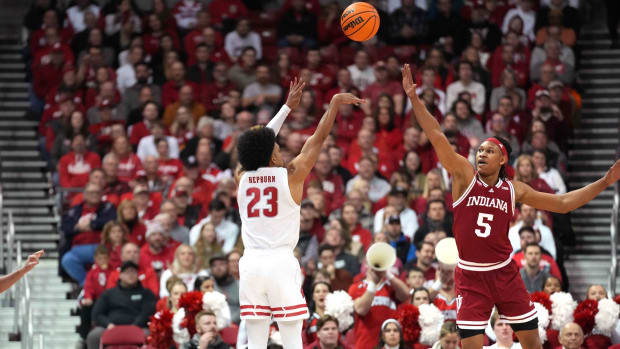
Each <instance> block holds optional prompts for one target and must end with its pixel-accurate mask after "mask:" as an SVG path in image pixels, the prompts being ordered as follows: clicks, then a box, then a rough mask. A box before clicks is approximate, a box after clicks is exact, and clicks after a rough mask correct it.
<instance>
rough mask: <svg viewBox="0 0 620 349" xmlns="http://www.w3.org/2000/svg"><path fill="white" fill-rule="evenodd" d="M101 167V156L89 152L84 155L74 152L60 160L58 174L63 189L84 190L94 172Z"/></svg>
mask: <svg viewBox="0 0 620 349" xmlns="http://www.w3.org/2000/svg"><path fill="white" fill-rule="evenodd" d="M99 167H101V159H100V158H99V155H97V154H96V153H93V152H89V151H87V152H86V153H85V154H84V155H80V154H76V153H74V152H70V153H67V154H66V155H63V157H61V158H60V162H59V163H58V173H59V175H60V186H61V187H63V188H83V187H84V186H86V184H87V183H88V177H89V176H90V173H91V171H92V170H94V169H96V168H99Z"/></svg>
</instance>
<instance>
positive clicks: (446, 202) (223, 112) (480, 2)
mask: <svg viewBox="0 0 620 349" xmlns="http://www.w3.org/2000/svg"><path fill="white" fill-rule="evenodd" d="M367 2H369V3H371V4H373V5H374V6H375V7H376V8H377V10H378V12H379V15H380V22H381V27H380V29H379V32H378V34H377V35H376V36H375V37H374V38H373V39H371V40H369V41H367V42H364V43H354V42H352V41H350V40H348V39H347V38H346V37H345V36H344V34H343V33H342V31H341V29H340V24H339V16H340V14H341V12H342V10H343V8H344V7H345V6H347V5H348V3H349V1H342V0H341V1H323V0H321V1H319V0H309V1H303V0H270V1H251V0H244V1H242V0H210V1H208V0H207V1H197V0H176V1H175V0H152V1H150V0H109V1H91V0H75V1H70V2H68V1H62V0H36V1H35V4H34V5H33V6H32V7H31V9H30V11H29V12H28V14H27V16H26V19H25V25H26V27H27V28H28V29H29V31H30V37H29V46H28V57H29V60H30V63H31V64H30V67H31V76H32V94H31V108H32V110H31V113H32V114H34V115H35V116H36V117H37V118H39V120H40V124H39V128H38V131H39V136H40V140H41V141H40V148H41V150H42V152H43V153H44V154H45V156H46V160H47V161H48V162H49V165H50V169H51V170H52V172H53V173H54V176H53V178H54V181H55V185H56V189H57V192H58V198H59V200H58V202H59V208H60V209H61V211H62V212H63V216H62V223H61V227H60V229H61V232H62V239H61V266H62V270H63V273H65V274H66V275H65V276H66V277H68V278H69V279H70V280H72V282H74V283H75V290H76V292H75V296H77V295H78V293H79V297H78V299H79V307H80V314H81V316H82V324H81V325H80V327H79V329H78V332H80V334H81V335H82V337H83V338H84V344H85V345H87V347H88V348H98V346H99V337H100V336H101V334H102V333H103V332H104V331H105V330H106V329H109V328H112V327H114V326H115V325H126V324H133V325H136V326H139V327H142V328H145V329H146V328H147V323H148V321H149V317H150V316H152V315H153V314H154V313H155V312H156V311H161V310H164V309H167V310H170V311H172V312H173V313H174V312H176V311H178V301H179V298H180V297H181V295H182V294H184V293H185V292H188V291H194V290H195V291H200V292H203V293H204V292H212V291H213V290H215V291H218V292H220V293H222V294H224V295H225V296H226V301H227V304H228V306H229V308H230V313H231V322H232V324H231V325H230V327H232V328H235V329H237V328H238V326H239V325H240V320H239V296H238V289H239V281H238V280H239V259H240V257H241V256H242V254H243V243H242V239H241V236H240V218H239V214H238V212H237V205H236V195H237V193H236V183H235V181H234V179H233V177H232V171H233V169H234V168H235V167H236V165H237V159H236V154H235V147H236V141H237V138H238V137H239V135H240V134H241V133H242V132H243V131H245V130H247V129H249V128H250V127H252V126H253V125H256V124H266V123H267V122H268V121H269V120H270V118H271V117H272V116H273V115H274V114H275V112H277V110H278V108H279V107H280V106H281V105H282V103H283V101H284V100H285V99H286V96H287V93H288V86H289V82H290V81H291V79H292V78H293V77H297V76H298V77H300V78H301V79H303V80H304V81H305V82H306V86H307V87H306V89H305V91H304V92H303V94H302V97H301V102H300V105H299V106H298V107H297V108H295V109H294V110H293V111H292V112H291V114H290V115H289V117H288V120H287V121H286V123H285V124H284V126H283V128H282V130H281V131H280V133H279V135H278V143H279V144H280V149H281V152H282V155H283V157H284V158H285V160H286V161H289V160H290V159H292V158H293V157H294V156H296V155H297V154H298V153H299V151H300V150H301V147H302V146H303V144H304V141H305V140H306V139H307V138H308V137H309V136H310V135H311V134H312V133H313V131H314V129H315V128H316V125H317V124H318V122H319V120H320V118H321V115H322V114H323V112H324V111H325V110H326V107H327V105H328V104H329V103H330V100H331V98H332V96H333V95H334V94H336V93H340V92H351V93H353V94H356V95H358V96H361V97H363V98H365V99H367V100H368V103H366V104H364V105H362V106H361V107H356V106H351V105H343V106H342V107H341V108H340V110H339V115H338V116H337V121H336V125H335V126H334V130H333V132H332V134H331V135H330V137H329V138H328V140H327V141H326V142H325V144H324V150H323V152H322V153H321V154H320V155H319V158H318V160H317V163H316V166H315V168H314V170H313V171H312V173H311V175H310V176H309V177H308V178H307V180H306V185H305V188H304V190H305V191H304V198H305V199H304V201H303V202H302V205H301V222H300V223H301V225H300V226H301V229H300V232H299V243H298V246H297V248H296V250H295V253H296V256H297V257H298V259H299V262H300V264H301V266H302V270H303V273H304V275H303V276H304V293H305V294H306V296H307V300H308V304H309V307H310V309H311V317H310V319H309V320H308V321H307V324H306V326H304V330H303V331H304V332H303V337H304V343H305V344H307V347H308V348H319V349H332V348H341V347H344V348H356V349H357V348H359V349H366V348H368V349H370V348H374V347H377V348H379V347H381V348H384V347H385V348H388V347H389V348H393V347H397V346H398V347H400V348H405V347H407V346H406V344H405V343H404V342H403V329H402V325H401V324H400V323H399V322H398V321H396V320H389V319H393V318H394V317H395V313H396V309H397V306H398V305H399V304H402V303H410V304H413V305H415V306H420V305H422V304H434V305H435V306H436V307H437V308H438V309H439V310H440V311H441V313H442V314H443V316H444V319H445V323H444V325H443V327H442V330H441V334H440V338H439V341H438V342H437V343H435V345H433V346H432V347H433V348H444V349H448V348H456V347H457V346H458V341H459V337H458V332H457V330H456V326H455V323H454V321H455V320H456V309H457V308H456V307H457V301H456V299H455V291H454V270H453V269H451V268H449V267H447V266H443V265H439V264H438V263H437V262H436V260H435V256H434V248H435V245H436V243H437V242H438V241H439V240H441V239H443V238H445V237H449V236H452V223H453V216H452V201H453V198H452V195H451V179H450V177H449V175H448V174H447V171H446V170H445V169H444V168H442V167H441V165H440V164H439V162H438V159H437V156H436V154H435V153H434V151H433V149H432V147H431V145H430V144H429V141H428V139H427V138H426V136H425V135H424V133H423V132H421V130H420V128H419V126H418V125H417V123H416V119H415V116H413V115H412V112H411V105H410V103H409V101H408V100H407V98H406V96H405V94H404V91H403V90H402V87H401V82H400V79H401V75H400V68H401V66H402V64H404V63H409V64H411V65H412V66H414V67H415V71H414V72H415V81H416V83H417V86H418V87H417V92H418V94H419V95H420V96H421V97H422V99H423V100H424V103H425V104H426V107H427V108H428V110H429V111H430V112H431V113H432V114H433V115H434V116H435V117H436V118H437V120H438V121H439V122H440V123H441V125H442V127H443V129H444V131H445V134H446V136H447V137H448V139H449V141H450V143H451V144H452V145H453V147H454V149H455V150H456V151H457V152H458V153H459V154H461V155H463V156H464V157H466V158H468V159H469V160H470V161H471V162H472V163H473V161H474V159H475V152H476V149H477V146H478V144H479V143H480V142H481V141H482V140H484V139H485V138H487V137H495V136H498V137H502V138H504V139H506V140H508V141H509V142H510V144H511V146H512V153H511V154H510V163H511V164H512V166H511V167H510V171H509V173H510V174H511V176H513V177H514V178H515V179H518V180H520V181H523V182H525V183H528V184H529V185H531V186H532V187H534V188H535V189H537V190H539V191H544V192H548V193H564V192H566V190H567V188H566V184H565V182H564V179H565V178H566V174H567V166H566V158H567V149H568V143H567V142H568V141H567V140H568V139H569V138H570V137H571V130H572V128H573V126H575V125H576V124H577V123H578V122H579V119H578V115H579V109H580V96H579V94H578V93H577V92H576V90H575V85H574V83H575V67H576V65H577V58H576V57H577V55H576V52H575V44H576V37H577V36H578V35H579V31H580V15H579V12H578V11H579V10H578V8H577V7H578V1H566V0H540V1H538V0H415V1H414V0H402V1H401V0H367ZM513 223H514V225H513V226H512V228H511V229H510V232H509V239H510V242H511V244H512V247H513V258H514V260H515V261H516V262H517V263H518V265H519V266H520V267H521V276H522V278H523V280H524V281H525V284H526V286H527V289H528V291H530V292H537V291H544V292H546V293H549V294H553V293H555V292H559V291H561V290H563V289H564V290H565V289H567V283H568V280H567V277H566V273H565V272H564V270H563V266H562V259H563V257H562V256H563V250H562V245H563V244H565V243H570V242H571V236H572V235H571V231H570V225H569V224H567V220H566V216H563V215H552V214H550V213H548V212H541V211H538V210H536V209H535V208H533V207H529V206H527V205H521V206H519V207H518V213H517V214H516V215H515V217H514V222H513ZM378 241H382V242H387V243H389V244H391V245H392V246H393V247H394V248H395V250H396V254H397V256H398V260H397V262H396V264H395V265H394V267H393V268H392V270H391V272H390V273H388V275H389V276H387V277H384V278H380V277H379V276H378V275H377V273H375V272H374V271H373V270H372V269H369V268H368V267H367V265H366V263H365V258H364V255H365V251H366V250H367V249H368V248H369V246H370V245H371V244H372V243H373V242H378ZM369 284H373V285H376V289H375V290H374V291H373V290H370V289H368V285H369ZM373 288H374V287H373ZM336 290H344V291H346V292H348V293H349V295H350V296H351V297H352V298H353V299H354V300H355V321H354V325H353V326H352V328H351V329H349V330H348V331H342V330H341V329H339V326H338V322H339V320H338V319H336V318H334V317H332V316H329V315H326V314H325V298H326V296H327V294H329V293H330V292H334V291H336ZM80 291H81V292H80ZM605 297H607V296H606V292H605V290H604V288H602V286H598V285H595V286H592V287H591V288H590V290H589V292H588V295H587V298H589V299H601V298H605ZM199 315H200V316H197V318H196V324H197V329H198V331H197V334H196V335H195V336H194V337H193V338H192V339H191V340H190V341H188V342H186V343H184V344H182V346H181V347H182V348H226V347H228V346H230V345H234V344H235V343H237V345H240V346H242V345H243V343H242V340H243V338H244V336H243V324H241V328H240V329H239V335H238V337H237V338H234V341H233V342H230V341H229V342H224V341H223V339H222V337H221V336H220V335H219V334H217V332H216V331H215V330H214V328H215V327H214V326H215V325H214V323H215V321H216V319H215V315H214V314H213V313H209V312H206V313H201V314H199ZM386 320H388V321H386ZM490 326H491V328H492V330H491V332H494V333H495V335H490V336H489V338H492V339H493V340H496V341H497V343H498V344H496V345H500V344H501V345H502V347H503V346H505V347H510V346H511V345H512V339H513V336H512V330H511V329H510V327H509V326H507V324H506V322H505V321H503V320H502V319H498V318H497V316H495V317H494V318H493V319H492V320H491V325H490ZM566 326H567V327H566V328H563V329H562V331H561V332H560V336H559V340H560V342H561V344H562V345H563V347H564V348H571V349H572V348H579V346H580V345H581V342H583V336H584V334H583V330H582V329H581V328H580V327H579V325H576V324H572V323H571V324H568V325H566ZM487 342H489V340H487ZM489 343H492V341H490V342H489ZM409 344H411V343H409ZM409 344H407V345H409ZM272 345H274V346H276V345H277V343H275V342H274V343H273V344H272ZM415 345H416V347H417V346H419V345H420V344H419V343H417V344H415ZM422 347H425V346H422ZM496 347H499V346H496Z"/></svg>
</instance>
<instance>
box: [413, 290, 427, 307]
mask: <svg viewBox="0 0 620 349" xmlns="http://www.w3.org/2000/svg"><path fill="white" fill-rule="evenodd" d="M418 292H426V295H427V296H428V301H429V302H430V301H431V292H430V291H429V290H428V289H427V288H426V287H418V288H415V289H413V290H412V291H411V304H413V297H414V296H415V294H416V293H418Z"/></svg>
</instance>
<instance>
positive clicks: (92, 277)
mask: <svg viewBox="0 0 620 349" xmlns="http://www.w3.org/2000/svg"><path fill="white" fill-rule="evenodd" d="M113 270H114V269H113V268H111V267H110V266H108V268H107V269H105V270H104V269H101V267H99V266H98V265H97V264H93V266H92V267H91V268H90V270H89V271H88V274H86V281H84V299H92V300H96V299H97V298H99V296H101V294H102V293H103V291H105V289H106V284H107V282H108V278H109V276H110V274H111V273H112V271H113Z"/></svg>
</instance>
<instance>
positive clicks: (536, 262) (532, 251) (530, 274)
mask: <svg viewBox="0 0 620 349" xmlns="http://www.w3.org/2000/svg"><path fill="white" fill-rule="evenodd" d="M523 251H524V254H525V265H524V266H523V267H521V271H520V273H521V278H522V279H523V283H524V284H525V288H526V289H527V292H529V293H533V292H538V291H542V290H543V285H544V283H545V280H546V279H547V278H548V277H549V275H550V273H549V267H546V268H544V269H542V270H541V269H540V259H541V255H542V250H541V248H540V245H538V244H537V243H535V242H534V243H529V244H527V245H526V246H525V249H523Z"/></svg>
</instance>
